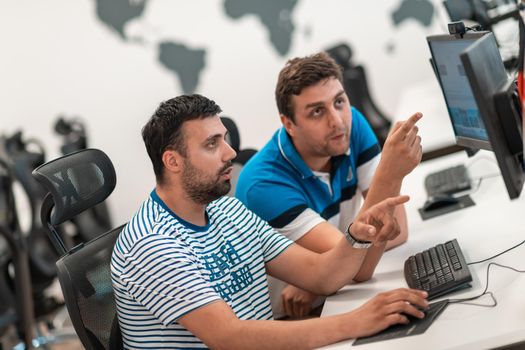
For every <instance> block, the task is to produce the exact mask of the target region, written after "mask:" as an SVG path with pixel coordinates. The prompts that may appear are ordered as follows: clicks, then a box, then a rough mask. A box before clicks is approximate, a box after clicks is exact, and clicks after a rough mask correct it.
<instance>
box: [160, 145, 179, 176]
mask: <svg viewBox="0 0 525 350" xmlns="http://www.w3.org/2000/svg"><path fill="white" fill-rule="evenodd" d="M162 163H164V167H165V168H166V171H169V172H172V173H178V172H180V171H181V169H182V156H181V155H180V153H179V152H177V151H175V150H170V149H168V150H166V151H164V153H162Z"/></svg>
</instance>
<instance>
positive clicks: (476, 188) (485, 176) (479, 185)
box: [468, 173, 501, 194]
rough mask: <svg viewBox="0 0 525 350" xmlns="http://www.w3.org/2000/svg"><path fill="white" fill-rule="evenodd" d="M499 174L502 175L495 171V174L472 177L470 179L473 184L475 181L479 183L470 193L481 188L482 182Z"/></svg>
mask: <svg viewBox="0 0 525 350" xmlns="http://www.w3.org/2000/svg"><path fill="white" fill-rule="evenodd" d="M498 176H501V174H500V173H494V174H488V175H484V176H480V177H477V178H475V179H472V180H471V181H470V183H471V184H473V183H474V182H476V181H477V184H476V186H475V187H474V186H473V187H474V189H473V190H472V191H470V192H469V193H468V194H472V193H474V192H476V191H477V190H479V188H480V187H481V182H482V181H483V180H485V179H491V178H494V177H498Z"/></svg>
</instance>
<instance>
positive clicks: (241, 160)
mask: <svg viewBox="0 0 525 350" xmlns="http://www.w3.org/2000/svg"><path fill="white" fill-rule="evenodd" d="M221 121H222V124H224V127H225V128H226V130H228V135H227V141H228V143H229V144H230V146H231V147H232V148H233V149H234V150H235V152H237V156H236V157H235V158H234V159H233V160H232V163H233V172H232V179H231V184H232V187H231V189H230V192H229V193H228V195H229V196H234V195H235V185H236V184H237V179H238V178H239V174H240V172H241V169H242V167H243V166H244V165H245V164H246V163H247V162H248V161H249V160H250V158H251V157H253V156H254V155H255V153H257V150H255V149H252V148H245V149H241V137H240V134H239V129H238V128H237V125H236V124H235V122H234V121H233V120H232V119H231V118H229V117H221Z"/></svg>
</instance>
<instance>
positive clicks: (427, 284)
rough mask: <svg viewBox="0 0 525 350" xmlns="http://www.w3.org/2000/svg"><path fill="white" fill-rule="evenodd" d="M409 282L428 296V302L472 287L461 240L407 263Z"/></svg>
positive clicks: (439, 245) (409, 260)
mask: <svg viewBox="0 0 525 350" xmlns="http://www.w3.org/2000/svg"><path fill="white" fill-rule="evenodd" d="M405 279H406V281H407V284H408V286H409V287H410V288H415V289H422V290H426V291H427V292H428V299H429V300H430V299H433V298H436V297H438V296H441V295H444V294H447V293H450V292H452V291H454V290H456V289H460V288H464V287H469V286H470V284H469V282H471V281H472V275H471V274H470V271H469V269H468V266H467V263H466V262H465V257H464V256H463V252H462V251H461V248H460V247H459V244H458V241H457V240H455V239H454V240H452V241H448V242H446V243H443V244H438V245H436V246H435V247H432V248H430V249H427V250H425V251H423V252H421V253H417V254H416V255H413V256H411V257H409V258H408V259H407V260H406V261H405Z"/></svg>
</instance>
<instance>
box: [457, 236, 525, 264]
mask: <svg viewBox="0 0 525 350" xmlns="http://www.w3.org/2000/svg"><path fill="white" fill-rule="evenodd" d="M523 243H525V240H523V241H521V242H520V243H518V244H516V245H515V246H513V247H510V248H508V249H506V250H504V251H502V252H501V253H498V254H496V255H493V256H491V257H488V258H486V259H483V260H478V261H473V262H469V263H467V265H476V264H480V263H482V262H485V261H488V260H492V259H494V258H497V257H498V256H500V255H503V254H505V253H507V252H510V251H511V250H512V249H515V248H518V247H519V246H520V245H522V244H523Z"/></svg>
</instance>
